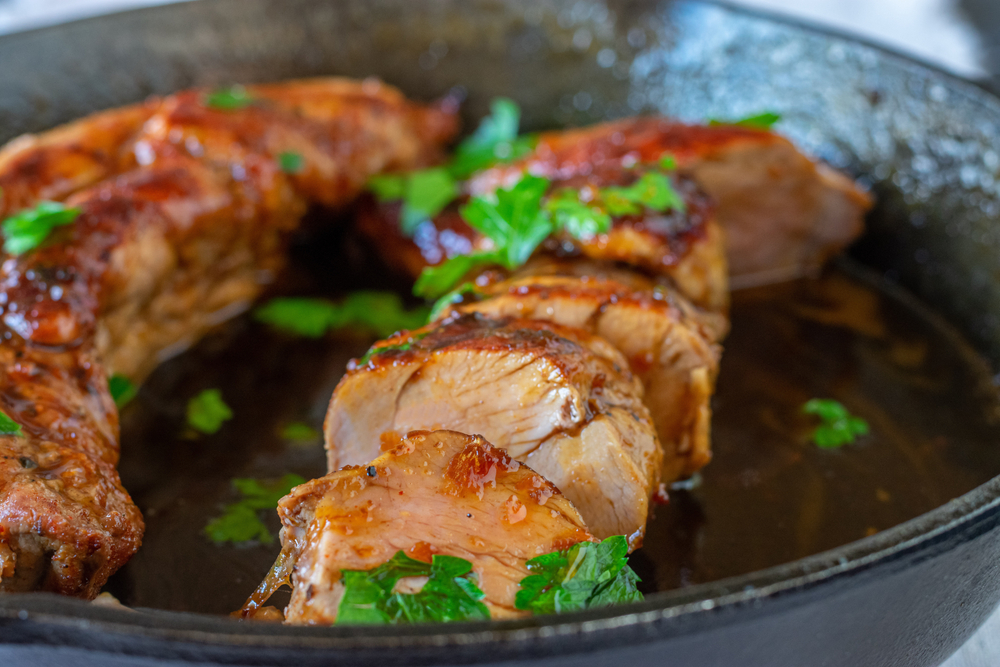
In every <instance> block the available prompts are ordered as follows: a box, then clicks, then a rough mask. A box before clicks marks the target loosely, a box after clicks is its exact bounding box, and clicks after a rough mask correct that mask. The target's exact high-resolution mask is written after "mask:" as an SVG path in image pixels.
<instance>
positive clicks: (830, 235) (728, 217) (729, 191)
mask: <svg viewBox="0 0 1000 667" xmlns="http://www.w3.org/2000/svg"><path fill="white" fill-rule="evenodd" d="M665 154H666V155H670V156H672V157H673V158H674V160H675V161H676V163H677V165H678V169H679V171H680V172H681V173H682V174H684V175H687V176H690V177H691V178H693V179H694V180H695V181H696V182H697V183H698V185H699V186H700V187H701V188H702V189H703V190H704V191H705V192H706V193H708V195H709V196H710V197H711V198H712V199H713V200H714V201H715V202H716V204H717V206H718V208H717V209H716V218H717V220H718V221H719V224H720V225H721V226H722V229H723V230H724V231H725V236H726V245H727V255H728V258H729V275H730V278H731V280H732V283H733V287H734V288H739V287H744V286H750V285H755V284H762V283H768V282H777V281H781V280H788V279H791V278H794V277H797V276H800V275H803V274H805V273H809V272H812V271H814V270H816V269H817V268H818V267H819V266H821V265H822V264H823V263H824V262H825V261H826V260H827V259H829V258H830V257H831V256H833V255H835V254H836V253H838V252H840V251H841V250H843V249H844V248H845V247H846V246H847V245H848V244H849V243H851V241H853V240H854V239H856V238H857V237H858V236H859V235H860V234H861V232H862V230H863V226H864V215H865V213H866V212H867V211H868V209H869V208H871V205H872V200H871V197H870V196H869V195H868V194H867V193H866V192H865V191H864V190H862V189H861V188H860V187H859V186H858V185H857V184H855V183H854V182H853V181H851V180H850V179H849V178H847V177H846V176H844V175H843V174H841V173H839V172H837V171H834V170H833V169H831V168H829V167H827V166H826V165H824V164H822V163H819V162H816V161H814V160H812V159H810V158H809V157H807V156H806V155H804V154H803V153H802V152H800V151H799V150H798V149H797V148H796V147H795V146H794V145H793V144H792V143H791V142H790V141H788V140H787V139H785V138H784V137H782V136H780V135H778V134H775V133H774V132H770V131H767V130H760V129H753V128H750V127H740V126H733V125H709V126H705V125H687V124H684V123H679V122H676V121H673V120H670V119H667V118H656V117H646V118H630V119H627V120H622V121H616V122H612V123H604V124H600V125H595V126H593V127H588V128H582V129H577V130H568V131H562V132H545V133H543V134H541V135H540V137H539V140H538V144H537V145H536V148H535V150H534V152H533V153H531V154H530V155H528V156H526V157H525V158H524V159H522V160H520V161H519V162H517V163H514V164H511V165H504V166H500V167H496V168H494V169H490V170H487V171H484V172H482V173H480V174H479V175H478V176H477V177H476V178H474V179H473V181H472V182H471V183H470V185H469V192H471V193H472V194H477V193H482V192H490V191H492V190H495V189H496V188H497V187H500V186H503V185H505V184H510V183H512V182H515V181H516V180H517V179H518V178H520V175H521V174H522V173H524V172H525V171H527V172H530V173H532V174H534V175H536V176H546V177H549V178H559V179H569V180H571V179H574V178H580V177H589V176H588V175H590V174H592V173H595V172H596V173H601V172H606V171H611V172H614V171H615V170H618V169H621V168H622V166H623V165H624V166H627V165H633V164H637V163H643V162H650V161H655V160H659V159H660V158H661V156H663V155H665Z"/></svg>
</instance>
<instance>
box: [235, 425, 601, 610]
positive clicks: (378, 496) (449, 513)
mask: <svg viewBox="0 0 1000 667" xmlns="http://www.w3.org/2000/svg"><path fill="white" fill-rule="evenodd" d="M373 445H374V447H373V449H375V450H376V451H378V449H379V443H378V442H375V443H373ZM381 447H382V449H384V450H386V451H384V453H382V454H381V455H380V456H378V458H376V459H375V460H373V461H371V462H368V463H366V465H363V466H349V467H346V468H344V469H342V470H340V471H338V472H334V473H330V474H328V475H327V476H326V477H322V478H320V479H316V480H313V481H311V482H308V483H306V484H303V485H302V486H299V487H297V488H295V489H293V490H292V492H291V493H290V494H289V495H288V496H286V497H285V498H283V499H282V500H281V502H280V503H279V505H278V514H279V515H280V517H281V523H282V531H281V541H282V553H281V556H280V557H279V559H278V562H277V563H276V565H275V569H274V570H273V571H272V574H271V575H269V577H268V579H267V580H266V581H265V582H264V584H263V585H262V586H261V589H259V590H258V592H257V594H255V596H254V597H253V598H251V601H250V602H249V603H248V608H250V609H253V608H254V607H256V606H258V605H259V604H260V603H262V602H263V601H264V600H266V599H267V597H269V596H270V594H271V593H272V592H273V590H274V589H275V588H277V586H278V585H280V584H281V583H284V581H283V580H284V579H285V578H286V577H287V578H289V579H290V584H291V586H292V598H291V602H290V603H289V605H288V608H287V609H286V611H285V622H287V623H297V624H331V623H333V622H334V621H335V620H336V618H337V608H338V606H339V604H340V600H341V597H342V595H343V585H342V584H341V583H340V577H341V575H340V571H341V570H343V569H349V570H368V569H371V568H373V567H376V566H378V565H381V564H382V563H384V562H386V561H388V560H389V559H390V558H392V556H393V555H394V554H395V553H396V552H397V551H400V550H403V551H405V552H406V553H407V555H409V556H410V557H411V558H416V559H417V560H423V561H430V558H431V556H432V555H434V554H445V555H449V556H456V557H458V558H464V559H466V560H468V561H470V562H471V563H472V567H473V572H474V573H475V574H476V576H477V578H478V586H479V588H480V589H481V590H482V591H483V592H484V593H485V594H486V597H485V598H484V600H483V602H484V603H485V604H486V605H487V607H488V608H489V610H490V615H491V616H492V617H494V618H505V617H512V616H517V615H522V614H523V613H524V612H519V611H517V610H516V609H515V608H514V596H515V594H516V593H517V591H518V588H519V586H518V584H519V583H520V581H521V579H523V578H524V577H525V576H527V575H528V569H527V567H526V566H525V563H526V561H528V560H530V559H531V558H534V557H535V556H540V555H542V554H545V553H549V552H552V551H556V550H559V549H567V548H569V547H570V546H572V545H573V544H576V543H577V542H582V541H585V540H592V539H593V538H592V537H591V535H590V533H588V532H587V529H586V527H585V526H584V523H583V520H582V519H581V518H580V514H579V513H578V512H577V511H576V509H575V508H574V507H573V504H572V503H570V502H569V501H568V500H567V499H566V498H565V497H563V496H562V494H560V493H559V490H558V489H556V488H555V487H554V486H553V485H552V484H551V483H549V482H548V481H546V480H545V479H544V478H543V477H542V476H540V475H538V474H537V473H535V472H533V471H532V470H531V469H530V468H528V467H527V466H525V465H523V464H520V463H518V462H517V461H514V460H512V459H511V458H510V457H509V456H507V454H505V453H504V452H503V451H501V450H499V449H496V448H494V447H493V446H492V445H490V443H488V442H487V441H486V440H484V439H483V438H481V437H479V436H469V435H465V434H462V433H455V432H452V431H435V432H425V431H416V432H413V433H410V434H409V435H407V436H405V437H399V436H394V437H387V438H385V439H383V440H382V442H381Z"/></svg>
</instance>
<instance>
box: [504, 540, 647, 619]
mask: <svg viewBox="0 0 1000 667" xmlns="http://www.w3.org/2000/svg"><path fill="white" fill-rule="evenodd" d="M527 566H528V570H530V571H531V572H532V574H530V575H528V576H527V577H525V578H524V579H522V580H521V590H519V591H518V592H517V595H516V596H515V598H514V606H515V607H516V608H518V609H525V610H529V611H531V612H533V613H536V614H552V613H562V612H567V611H577V610H580V609H589V608H593V607H603V606H607V605H612V604H621V603H625V602H633V601H638V600H642V593H640V592H639V589H638V588H637V587H636V584H637V583H638V582H639V577H638V576H636V574H635V572H633V571H632V568H630V567H629V566H628V541H627V540H626V539H625V537H624V536H623V535H615V536H613V537H609V538H608V539H606V540H604V541H603V542H600V543H594V542H580V543H578V544H574V545H573V546H572V547H570V548H569V549H568V550H566V551H554V552H552V553H549V554H545V555H543V556H538V557H537V558H532V559H531V560H529V561H528V562H527Z"/></svg>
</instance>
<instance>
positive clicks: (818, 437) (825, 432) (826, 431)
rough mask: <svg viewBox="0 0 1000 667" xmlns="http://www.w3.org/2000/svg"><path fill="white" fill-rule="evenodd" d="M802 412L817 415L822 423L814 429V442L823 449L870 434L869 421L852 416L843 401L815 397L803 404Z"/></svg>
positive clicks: (846, 443) (838, 445)
mask: <svg viewBox="0 0 1000 667" xmlns="http://www.w3.org/2000/svg"><path fill="white" fill-rule="evenodd" d="M802 412H804V413H806V414H810V415H817V416H818V417H819V418H820V419H821V420H822V422H823V423H822V424H820V425H819V426H817V427H816V430H815V431H813V436H812V439H813V442H814V443H815V444H816V446H817V447H822V448H823V449H835V448H837V447H841V446H842V445H848V444H851V443H852V442H854V441H855V439H857V438H858V437H860V436H863V435H868V433H869V428H868V422H866V421H865V420H864V419H861V418H860V417H854V416H852V415H851V414H850V413H849V412H848V411H847V408H845V407H844V406H843V405H842V404H841V403H838V402H837V401H834V400H832V399H829V398H814V399H812V400H810V401H807V402H806V404H805V405H803V406H802Z"/></svg>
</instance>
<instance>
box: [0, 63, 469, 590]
mask: <svg viewBox="0 0 1000 667" xmlns="http://www.w3.org/2000/svg"><path fill="white" fill-rule="evenodd" d="M249 93H250V95H251V96H252V98H253V100H254V101H253V103H252V104H250V105H249V106H245V107H242V108H237V109H230V110H221V109H213V108H209V107H207V106H206V104H205V97H204V93H202V92H199V91H192V92H187V93H181V94H178V95H176V96H173V97H168V98H165V99H163V100H160V101H153V102H150V103H148V104H147V105H144V106H141V107H135V108H133V109H126V110H119V111H112V112H108V113H107V114H106V115H100V114H99V115H97V116H92V117H90V118H88V119H85V120H84V121H80V122H79V123H77V124H75V125H73V126H70V127H69V128H63V129H60V130H56V131H54V133H53V134H52V135H43V136H42V137H39V138H36V139H26V140H23V141H21V144H22V147H21V148H18V149H16V150H15V148H17V147H16V146H15V148H12V149H8V150H6V151H5V152H4V154H3V159H2V160H0V167H2V168H0V183H3V187H4V191H5V197H7V198H6V199H4V204H3V206H4V207H5V208H4V210H5V211H6V212H8V213H10V212H13V210H14V209H15V208H18V207H23V206H29V205H31V204H33V203H34V202H33V200H32V198H33V197H50V198H59V197H61V196H63V195H65V196H67V200H66V202H67V204H68V205H70V206H74V207H76V208H78V209H79V210H80V214H79V216H78V217H77V218H76V220H75V222H74V223H73V224H71V225H69V226H66V227H62V228H59V229H58V230H56V231H55V232H54V233H53V234H52V235H51V237H50V238H49V239H48V240H47V242H46V244H44V245H43V246H42V247H40V248H39V249H37V250H35V251H33V252H31V253H29V254H26V255H22V256H19V257H11V256H8V257H5V258H4V261H3V264H2V265H0V302H2V313H0V319H2V323H3V336H4V343H3V346H2V354H0V364H2V367H0V381H2V382H3V384H2V387H0V403H2V409H3V411H4V412H5V413H7V414H8V415H10V416H11V417H12V418H13V419H14V420H15V421H16V422H18V423H19V424H20V425H21V427H22V429H23V432H24V433H23V435H22V436H2V437H0V442H2V445H0V447H2V448H3V449H4V453H5V458H4V466H3V467H2V470H3V477H2V478H0V576H2V578H0V589H2V590H31V589H42V590H51V591H57V592H60V593H65V594H71V595H78V596H82V597H93V596H94V595H96V594H97V592H98V591H99V589H100V587H101V586H102V585H103V583H104V581H105V580H106V579H107V577H108V576H110V574H111V573H112V572H114V570H115V569H117V568H118V567H120V566H121V564H122V563H124V562H125V561H126V560H127V559H128V558H129V557H130V556H131V554H132V553H134V551H135V549H136V548H137V547H138V545H139V542H140V540H141V534H142V520H141V517H140V516H139V512H138V510H137V509H136V508H135V506H134V505H133V504H132V502H131V500H130V499H129V497H128V494H127V493H126V492H125V491H124V489H122V487H121V484H120V481H119V479H118V476H117V473H116V471H115V468H114V466H115V464H116V462H117V459H118V423H117V412H116V410H115V408H114V404H113V402H112V401H111V399H110V396H109V394H108V386H107V377H108V376H109V375H110V374H111V373H122V374H125V375H127V376H129V377H130V378H131V379H133V380H134V381H139V380H141V379H142V378H143V377H144V376H145V375H146V374H148V373H149V371H150V370H152V368H153V367H155V365H156V364H157V363H158V362H159V361H160V360H162V359H164V358H166V357H168V356H170V355H172V354H175V353H176V352H177V351H179V350H180V349H182V348H183V347H185V346H186V345H189V344H190V343H192V342H193V341H194V340H196V339H197V338H198V337H199V336H200V335H202V334H203V333H204V332H205V331H206V330H207V329H208V328H210V327H211V326H213V325H214V324H216V323H218V322H219V321H221V320H223V319H225V318H227V317H230V316H232V315H234V314H235V313H237V312H239V311H240V310H241V309H243V308H245V307H246V306H247V305H248V304H249V303H250V301H251V299H253V298H254V297H255V296H256V295H257V294H258V293H259V292H260V291H261V289H262V288H263V287H264V286H265V285H266V284H267V282H268V281H269V280H271V278H272V277H273V276H274V274H275V272H276V271H278V270H279V269H280V268H281V266H282V264H283V257H284V249H285V245H286V240H287V238H288V235H289V233H290V232H291V231H293V230H294V229H295V227H296V226H297V224H298V222H299V219H300V218H301V216H302V214H303V213H304V212H305V210H306V207H307V206H308V205H309V204H311V203H321V204H324V205H330V206H333V205H337V204H341V203H346V202H347V201H348V200H350V199H351V198H353V197H354V196H355V195H356V194H357V192H358V191H359V190H360V188H361V187H362V186H363V184H364V183H365V182H366V180H367V178H368V177H369V176H370V175H371V174H374V173H376V172H378V171H380V170H382V169H389V168H392V169H400V168H403V169H405V168H412V167H417V166H419V165H421V164H424V163H425V161H426V160H433V159H435V158H436V157H437V156H438V155H439V152H440V147H441V145H442V144H443V143H445V142H446V141H447V139H448V138H449V137H450V135H451V134H452V133H453V132H454V130H455V119H454V117H453V115H452V113H451V112H450V111H448V110H442V109H438V108H430V107H420V106H417V105H414V104H411V103H409V102H407V101H406V100H405V99H404V98H403V97H402V96H401V95H400V94H399V93H398V92H397V91H395V90H393V89H391V88H388V87H385V86H382V85H380V84H377V83H374V82H365V83H356V82H349V81H345V80H336V79H331V80H316V81H305V82H290V83H287V84H282V85H276V86H261V87H251V88H250V89H249ZM143 119H144V123H143V124H142V126H141V128H140V129H138V131H137V132H136V131H135V126H136V125H137V123H139V122H141V121H142V120H143ZM88 128H90V129H91V130H93V132H89V131H88ZM94 128H97V129H96V130H94ZM88 142H89V143H88ZM307 144H308V146H307ZM116 150H117V153H116ZM283 151H300V152H301V154H303V156H304V159H305V168H304V169H303V170H302V171H301V172H299V173H296V174H286V173H284V172H282V171H281V169H280V168H279V165H278V161H277V157H278V155H279V154H280V153H281V152H283ZM88 155H89V156H90V157H89V158H87V157H86V156H88ZM80 156H84V157H80ZM62 160H68V161H69V162H68V163H66V164H64V163H63V162H62ZM88 160H89V161H88ZM76 164H84V165H89V166H87V169H85V170H83V171H80V172H79V174H80V176H79V178H77V179H75V180H73V179H69V180H67V178H66V177H65V175H66V174H73V173H77V172H76V171H74V169H75V167H74V166H73V165H76ZM31 165H34V166H31ZM84 172H85V173H84ZM102 178H103V179H104V180H101V179H102ZM81 187H82V188H83V189H79V188H81ZM11 193H13V194H11Z"/></svg>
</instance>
